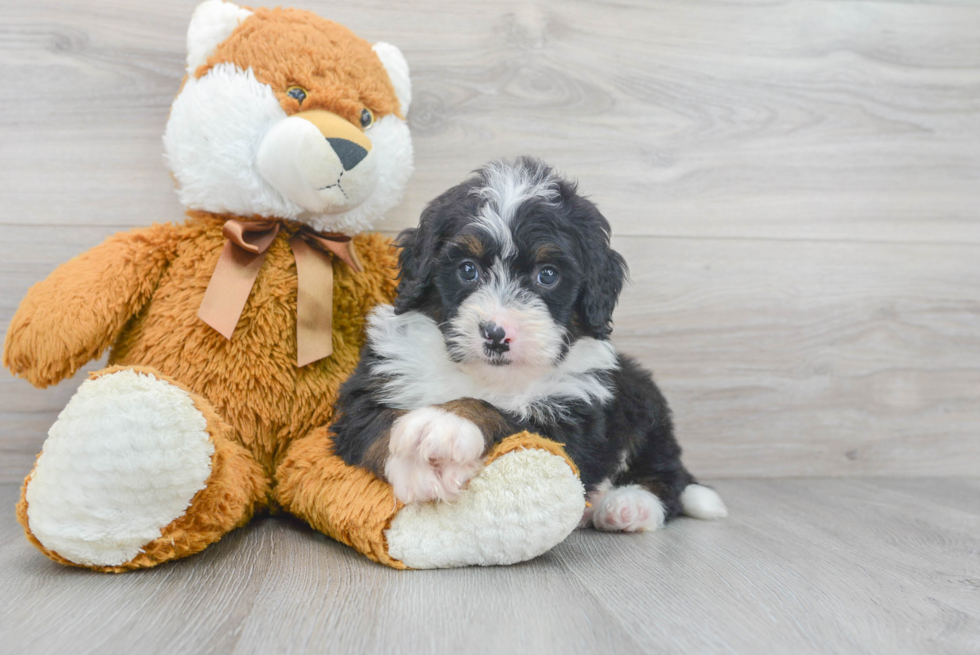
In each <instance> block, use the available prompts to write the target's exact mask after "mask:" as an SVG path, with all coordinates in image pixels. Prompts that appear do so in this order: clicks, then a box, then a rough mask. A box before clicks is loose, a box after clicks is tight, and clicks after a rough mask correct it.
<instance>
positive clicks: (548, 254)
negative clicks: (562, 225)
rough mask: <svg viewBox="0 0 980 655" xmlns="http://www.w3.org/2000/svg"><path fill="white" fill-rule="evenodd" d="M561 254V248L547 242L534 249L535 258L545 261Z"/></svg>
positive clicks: (538, 260)
mask: <svg viewBox="0 0 980 655" xmlns="http://www.w3.org/2000/svg"><path fill="white" fill-rule="evenodd" d="M560 254H561V248H559V247H558V246H556V245H554V244H551V243H549V244H545V245H543V246H540V247H539V248H538V249H537V250H536V251H534V260H535V261H537V262H544V261H547V260H549V259H553V258H554V257H556V256H558V255H560Z"/></svg>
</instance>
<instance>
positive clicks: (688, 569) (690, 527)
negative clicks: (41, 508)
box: [0, 478, 980, 655]
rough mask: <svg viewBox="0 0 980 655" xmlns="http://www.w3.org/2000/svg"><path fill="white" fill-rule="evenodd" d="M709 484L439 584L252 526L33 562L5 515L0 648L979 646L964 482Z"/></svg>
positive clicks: (978, 558)
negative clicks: (134, 560)
mask: <svg viewBox="0 0 980 655" xmlns="http://www.w3.org/2000/svg"><path fill="white" fill-rule="evenodd" d="M715 486H716V488H717V489H718V490H719V491H720V492H721V493H722V495H723V496H724V497H725V499H726V500H727V501H728V504H729V507H730V509H731V510H732V516H731V517H730V518H729V519H728V520H725V521H718V522H703V521H696V520H693V519H679V520H677V521H675V522H673V523H670V524H669V525H668V527H667V528H666V529H665V530H662V531H660V532H656V533H650V534H644V535H631V536H626V535H608V534H600V533H597V532H594V531H591V530H589V531H580V532H576V533H574V534H572V536H571V537H570V538H569V539H568V540H567V541H566V542H565V543H563V544H562V545H560V546H559V547H557V548H556V549H554V550H553V551H551V552H550V553H548V554H547V555H545V556H543V557H541V558H539V559H537V560H534V561H532V562H528V563H525V564H522V565H519V566H513V567H506V568H492V569H457V570H448V571H393V570H390V569H387V568H384V567H382V566H380V565H376V564H373V563H371V562H369V561H368V560H366V559H364V558H363V557H361V556H359V555H357V554H355V553H354V552H352V551H351V550H349V549H347V548H346V547H344V546H341V545H339V544H337V543H335V542H331V541H330V540H329V539H327V538H326V537H323V536H322V535H320V534H318V533H315V532H313V531H311V530H310V529H308V528H306V527H305V526H303V525H301V524H299V523H297V522H292V521H289V520H280V519H278V518H264V519H259V520H256V521H255V522H254V523H253V524H252V525H250V526H248V527H247V528H245V529H243V530H239V531H237V532H234V533H232V534H231V535H229V536H228V537H226V538H225V539H224V540H223V541H221V542H219V543H218V544H217V545H215V546H213V547H212V548H210V549H209V550H207V551H206V552H204V553H202V554H201V555H198V556H196V557H192V558H190V559H187V560H183V561H180V562H177V563H174V564H169V565H165V566H163V567H161V568H159V569H155V570H150V571H144V572H140V573H127V574H122V575H111V574H98V573H91V572H88V571H81V570H75V569H65V568H63V567H61V566H60V565H58V564H55V563H53V562H51V561H49V560H47V559H46V558H44V557H43V556H42V555H41V554H40V553H38V552H36V551H34V549H33V548H32V547H31V546H30V545H28V543H27V542H26V541H25V540H24V539H23V537H22V536H21V534H20V530H19V527H18V526H17V525H16V524H15V522H14V520H13V519H12V517H11V516H10V512H5V513H3V514H2V518H0V535H3V536H2V542H0V589H2V603H0V636H2V642H0V651H3V652H5V653H18V654H36V655H41V654H47V653H51V654H52V655H64V654H65V653H68V652H70V653H72V655H83V654H86V653H99V654H112V653H140V654H141V655H151V654H154V653H212V652H213V653H262V654H265V653H303V652H306V653H330V654H332V655H341V654H344V653H356V654H359V655H360V654H366V653H460V654H469V653H506V654H508V655H514V654H517V653H535V654H538V653H540V654H545V653H554V654H555V655H572V654H575V653H588V654H594V653H637V654H639V653H746V654H750V655H756V654H760V653H793V654H794V655H798V654H805V653H869V654H888V655H896V654H901V653H916V654H923V653H928V654H930V655H933V654H935V655H938V654H941V653H962V654H964V655H966V654H968V653H972V654H975V653H977V652H980V503H978V502H977V499H978V496H980V479H978V478H961V479H899V478H885V479H877V480H840V479H823V480H779V481H748V480H740V481H722V482H718V483H717V484H716V485H715ZM16 493H17V490H16V488H15V487H14V486H12V485H4V486H2V487H0V504H2V506H4V507H10V506H11V505H12V504H13V502H14V498H15V495H16ZM66 649H67V650H66Z"/></svg>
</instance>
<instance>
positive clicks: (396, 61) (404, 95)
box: [373, 41, 412, 117]
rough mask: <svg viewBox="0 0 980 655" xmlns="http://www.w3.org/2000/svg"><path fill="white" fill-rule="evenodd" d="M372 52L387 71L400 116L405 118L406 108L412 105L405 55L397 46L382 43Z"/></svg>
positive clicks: (375, 46) (376, 45)
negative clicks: (396, 97) (396, 98)
mask: <svg viewBox="0 0 980 655" xmlns="http://www.w3.org/2000/svg"><path fill="white" fill-rule="evenodd" d="M373 50H374V52H375V54H376V55H378V59H380V60H381V63H382V64H384V67H385V70H386V71H388V78H389V79H391V84H392V86H394V87H395V95H396V96H398V104H399V105H400V107H399V110H400V111H401V115H402V116H404V117H407V116H408V107H409V105H411V104H412V80H411V78H410V77H409V76H408V62H407V61H405V55H403V54H402V51H401V50H399V49H398V47H397V46H393V45H391V44H390V43H385V42H384V41H379V42H377V43H375V44H374V48H373Z"/></svg>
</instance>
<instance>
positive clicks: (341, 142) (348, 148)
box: [326, 137, 368, 171]
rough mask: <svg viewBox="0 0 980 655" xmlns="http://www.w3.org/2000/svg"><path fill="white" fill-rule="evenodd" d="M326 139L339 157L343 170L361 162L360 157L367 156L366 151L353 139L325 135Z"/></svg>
mask: <svg viewBox="0 0 980 655" xmlns="http://www.w3.org/2000/svg"><path fill="white" fill-rule="evenodd" d="M326 139H327V143H329V144H330V147H331V148H333V151H334V152H335V153H337V157H339V158H340V163H341V165H343V167H344V170H345V171H349V170H350V169H352V168H354V167H355V166H357V165H358V164H360V163H361V160H362V159H364V158H365V157H367V154H368V151H367V150H365V149H364V148H362V147H361V146H359V145H357V144H356V143H354V142H353V141H348V140H347V139H338V138H331V137H326Z"/></svg>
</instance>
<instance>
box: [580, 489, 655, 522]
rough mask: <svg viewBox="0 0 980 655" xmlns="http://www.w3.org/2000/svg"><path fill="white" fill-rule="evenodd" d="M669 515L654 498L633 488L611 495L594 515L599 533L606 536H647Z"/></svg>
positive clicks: (609, 494)
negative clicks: (623, 534) (617, 533)
mask: <svg viewBox="0 0 980 655" xmlns="http://www.w3.org/2000/svg"><path fill="white" fill-rule="evenodd" d="M665 518H666V512H665V511H664V506H663V503H661V502H660V499H659V498H657V497H656V496H655V495H653V494H652V493H650V492H649V491H647V490H646V489H643V488H641V487H638V486H635V485H630V486H628V487H616V488H615V489H612V490H611V491H609V492H608V493H607V494H606V495H605V496H603V497H602V500H601V501H599V507H598V508H596V511H595V514H593V515H592V524H593V525H594V526H595V529H596V530H605V531H607V532H646V531H647V530H656V529H657V528H660V527H661V526H663V524H664V519H665Z"/></svg>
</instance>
